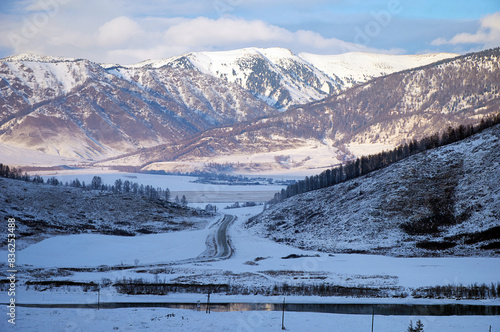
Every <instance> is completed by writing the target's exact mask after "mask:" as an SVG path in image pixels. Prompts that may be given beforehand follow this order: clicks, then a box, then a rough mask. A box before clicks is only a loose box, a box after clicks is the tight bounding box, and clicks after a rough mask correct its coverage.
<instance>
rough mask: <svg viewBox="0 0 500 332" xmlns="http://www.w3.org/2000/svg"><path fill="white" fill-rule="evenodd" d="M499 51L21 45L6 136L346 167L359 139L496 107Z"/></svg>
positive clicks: (11, 77) (71, 145) (2, 116)
mask: <svg viewBox="0 0 500 332" xmlns="http://www.w3.org/2000/svg"><path fill="white" fill-rule="evenodd" d="M498 56H499V50H498V49H495V50H490V51H485V52H481V53H476V54H471V55H467V56H461V57H457V55H456V54H431V55H413V56H406V55H404V56H393V55H377V54H364V53H349V54H342V55H332V56H327V55H313V54H306V53H301V54H298V55H294V54H292V53H291V52H290V51H289V50H285V49H279V48H273V49H257V48H248V49H242V50H235V51H228V52H200V53H189V54H186V55H183V56H179V57H173V58H169V59H165V60H159V61H145V62H142V63H139V64H136V65H130V66H120V65H110V64H97V63H94V62H91V61H88V60H83V59H67V58H54V57H40V56H34V55H18V56H13V57H8V58H4V59H1V61H0V143H3V144H7V145H8V146H15V147H21V148H28V149H32V150H39V151H43V152H46V153H50V154H55V155H61V156H65V157H76V158H81V159H92V160H94V161H101V164H102V165H136V166H140V167H149V168H155V167H156V168H162V167H163V166H162V165H161V164H155V163H158V162H160V163H161V162H165V161H167V162H181V163H204V162H206V161H208V160H215V161H221V162H222V161H225V160H226V161H227V160H231V161H233V162H236V161H240V159H241V158H239V157H238V158H231V156H235V155H248V154H251V153H252V154H267V155H268V157H269V158H267V159H265V158H264V159H265V162H263V163H262V164H267V166H266V165H260V166H262V167H261V169H272V168H274V167H278V168H279V167H287V168H289V167H291V168H293V167H303V168H304V167H305V168H310V167H316V166H325V165H319V164H321V163H323V162H324V161H323V160H317V159H315V158H317V157H318V156H317V155H318V154H316V155H315V153H314V151H320V150H321V151H328V153H331V154H332V155H333V157H330V159H331V160H329V161H328V162H327V163H335V162H338V161H341V160H342V158H345V157H346V156H349V154H350V153H354V154H359V153H362V152H360V151H359V150H356V145H358V146H359V143H369V144H374V143H377V144H379V145H380V147H379V148H382V147H383V146H384V145H386V146H392V145H394V144H398V143H400V142H401V141H404V140H405V139H409V138H412V137H419V136H422V135H426V134H428V133H430V132H432V131H435V130H439V129H441V128H443V126H446V125H448V124H457V123H462V122H471V121H476V120H477V119H478V118H479V117H480V116H482V115H484V114H489V113H491V112H493V111H494V110H498V103H499V101H498V97H499V91H500V89H499V86H498V85H499V82H500V79H499V73H500V70H499V65H498V63H499V61H498ZM416 67H417V68H416ZM391 73H392V74H391ZM311 149H316V150H311ZM322 149H323V150H322ZM325 149H326V150H325ZM298 150H300V151H301V152H300V155H301V158H302V157H303V158H302V159H301V160H298V159H297V158H298V155H295V154H294V153H296V152H297V151H298ZM307 150H310V152H304V151H307ZM280 153H283V154H285V155H291V157H290V158H288V159H287V158H286V156H285V158H283V156H279V157H280V158H278V159H276V157H277V154H280ZM304 154H305V155H304ZM294 156H295V159H294ZM257 159H258V158H256V160H257ZM103 160H104V161H103ZM252 162H254V161H252ZM27 163H29V161H27Z"/></svg>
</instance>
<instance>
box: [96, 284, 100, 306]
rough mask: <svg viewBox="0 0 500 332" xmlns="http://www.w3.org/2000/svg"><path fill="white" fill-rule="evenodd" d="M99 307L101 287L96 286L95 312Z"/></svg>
mask: <svg viewBox="0 0 500 332" xmlns="http://www.w3.org/2000/svg"><path fill="white" fill-rule="evenodd" d="M100 305H101V285H99V286H97V310H99V307H100Z"/></svg>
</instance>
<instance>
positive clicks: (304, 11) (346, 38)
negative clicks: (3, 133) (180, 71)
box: [0, 0, 500, 64]
mask: <svg viewBox="0 0 500 332" xmlns="http://www.w3.org/2000/svg"><path fill="white" fill-rule="evenodd" d="M0 31H1V32H2V33H1V34H0V57H3V56H8V55H12V54H17V53H23V52H33V53H41V54H46V55H54V56H70V57H79V58H87V59H90V60H92V61H98V62H113V63H123V64H126V63H134V62H139V61H141V60H145V59H150V58H154V59H158V58H165V57H170V56H175V55H181V54H184V53H187V52H191V51H219V50H229V49H236V48H242V47H253V46H256V47H285V48H289V49H291V50H292V51H293V52H294V53H299V52H310V53H318V54H338V53H344V52H349V51H362V52H377V53H393V54H413V53H428V52H456V53H466V52H470V51H477V50H482V49H486V48H491V47H498V46H500V1H499V0H476V1H470V0H468V1H465V0H454V1H448V0H440V1H437V0H432V1H430V0H370V1H361V0H353V1H345V0H333V1H326V0H309V1H303V0H301V1H298V0H288V1H284V0H266V1H264V0H204V1H200V0H184V1H182V0H167V1H162V0H149V1H137V0H107V1H102V0H2V2H1V3H0Z"/></svg>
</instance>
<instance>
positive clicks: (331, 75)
mask: <svg viewBox="0 0 500 332" xmlns="http://www.w3.org/2000/svg"><path fill="white" fill-rule="evenodd" d="M455 56H457V54H451V53H438V54H427V55H402V56H400V55H383V54H370V53H346V54H341V55H315V54H308V53H300V54H298V55H295V54H293V53H292V52H291V51H290V50H287V49H283V48H267V49H262V48H245V49H240V50H233V51H222V52H193V53H189V54H186V55H183V56H180V57H173V58H169V59H164V60H159V61H145V62H143V63H140V64H137V65H133V66H131V67H135V68H137V67H140V68H144V67H150V68H161V67H163V66H167V67H173V68H185V69H196V70H199V71H200V72H202V73H205V74H208V75H211V76H214V77H217V78H221V79H223V80H225V81H227V82H232V83H237V84H239V85H240V86H241V87H243V88H244V89H246V90H248V91H251V92H252V93H253V94H254V95H255V96H257V97H259V98H260V99H262V100H264V101H266V102H267V103H268V104H269V105H271V106H273V107H276V108H279V109H286V108H288V107H290V106H292V105H297V104H304V103H308V102H312V101H315V100H319V99H323V98H325V97H326V96H328V95H329V94H333V93H337V92H340V91H343V90H346V89H347V88H350V87H352V86H355V85H358V84H361V83H364V82H367V81H368V80H370V79H372V78H375V77H379V76H383V75H387V74H390V73H393V72H396V71H401V70H405V69H409V68H415V67H420V66H423V65H427V64H430V63H432V62H436V61H439V60H443V59H447V58H452V57H455Z"/></svg>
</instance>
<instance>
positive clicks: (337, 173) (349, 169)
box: [270, 113, 500, 204]
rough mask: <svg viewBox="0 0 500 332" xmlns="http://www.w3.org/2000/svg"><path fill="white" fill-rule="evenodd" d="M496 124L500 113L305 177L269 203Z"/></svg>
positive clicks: (336, 181) (444, 143)
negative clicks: (478, 121)
mask: <svg viewBox="0 0 500 332" xmlns="http://www.w3.org/2000/svg"><path fill="white" fill-rule="evenodd" d="M499 123H500V113H499V114H497V115H496V116H492V117H488V118H485V119H482V120H481V122H480V123H479V124H478V125H476V126H473V125H469V126H464V125H461V126H459V127H458V128H453V127H448V129H447V130H446V131H444V132H443V133H442V134H441V135H439V134H438V133H436V134H434V135H431V136H428V137H425V138H423V139H421V140H420V141H417V140H413V141H411V142H410V143H409V144H404V145H400V146H398V147H396V148H394V149H393V150H391V151H383V152H380V153H378V154H373V155H369V156H363V157H361V158H357V159H356V160H354V161H349V162H347V163H346V164H345V165H340V166H339V167H336V168H332V169H328V170H326V171H324V172H322V173H321V174H319V175H314V176H310V177H306V178H305V179H304V180H301V181H298V182H296V183H295V184H292V185H289V186H287V187H286V189H282V190H281V192H278V193H276V194H275V195H274V198H273V199H272V200H271V201H270V203H271V204H276V203H278V202H281V201H283V200H284V199H286V198H289V197H293V196H295V195H298V194H302V193H305V192H309V191H313V190H317V189H321V188H326V187H330V186H333V185H336V184H338V183H341V182H344V181H347V180H351V179H354V178H356V177H359V176H362V175H365V174H368V173H370V172H373V171H375V170H378V169H381V168H383V167H386V166H388V165H390V164H392V163H395V162H397V161H400V160H402V159H404V158H407V157H409V156H411V155H414V154H417V153H420V152H423V151H426V150H430V149H434V148H436V147H439V146H443V145H447V144H451V143H454V142H458V141H460V140H463V139H465V138H467V137H469V136H472V135H474V134H476V133H478V132H480V131H482V130H484V129H487V128H490V127H492V126H494V125H496V124H499Z"/></svg>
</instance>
